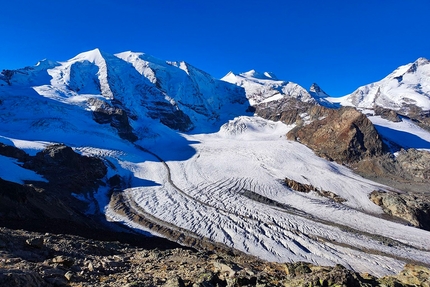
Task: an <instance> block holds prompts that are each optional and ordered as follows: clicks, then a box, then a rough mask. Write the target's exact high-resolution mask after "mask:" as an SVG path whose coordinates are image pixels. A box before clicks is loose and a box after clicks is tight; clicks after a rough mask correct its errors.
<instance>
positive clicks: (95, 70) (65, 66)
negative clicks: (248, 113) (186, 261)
mask: <svg viewBox="0 0 430 287" xmlns="http://www.w3.org/2000/svg"><path fill="white" fill-rule="evenodd" d="M0 81H3V82H4V84H3V85H4V86H9V87H10V88H9V90H13V89H15V90H16V89H18V88H28V89H32V90H34V91H35V92H36V93H37V94H39V95H41V96H43V97H46V98H49V99H52V100H54V101H58V102H61V103H64V104H71V105H77V106H81V107H83V108H87V109H91V110H93V111H94V110H95V109H96V108H100V107H102V106H105V107H108V108H110V109H113V108H119V109H121V110H123V111H125V112H126V113H127V116H128V117H129V119H130V120H131V125H132V126H133V128H135V129H138V128H140V124H142V122H143V121H139V120H138V119H139V118H142V117H143V118H145V117H149V118H151V119H155V120H159V121H160V122H161V123H163V124H165V125H166V126H168V127H170V128H173V129H176V130H180V131H187V130H191V129H193V128H194V127H195V126H197V125H198V124H197V123H199V126H202V125H206V126H208V125H207V123H210V124H216V123H217V122H218V121H219V120H220V117H221V116H225V117H227V118H226V119H224V120H228V119H229V118H234V116H237V115H239V114H241V112H240V113H239V114H238V112H237V111H242V110H243V109H246V106H247V100H246V97H245V94H244V92H243V90H242V89H240V88H239V87H237V86H235V85H231V84H228V83H226V82H223V81H219V80H216V79H214V78H213V77H211V76H210V75H209V74H207V73H205V72H203V71H200V70H199V69H196V68H194V67H193V66H191V65H189V64H186V63H185V62H180V63H177V62H166V61H161V60H158V59H155V58H153V57H150V56H146V55H145V54H142V53H132V52H125V53H120V54H118V55H111V54H108V53H104V52H101V51H100V50H98V49H95V50H92V51H88V52H84V53H81V54H79V55H77V56H76V57H74V58H72V59H70V60H68V61H65V62H61V63H60V62H52V61H42V62H40V63H39V64H37V65H36V66H34V67H27V68H24V69H19V70H15V71H7V72H5V73H3V74H2V77H0ZM94 98H96V99H97V100H98V101H94V100H90V99H94ZM95 103H96V104H97V107H95V106H94V104H95ZM235 105H245V107H244V108H243V109H241V108H237V107H235ZM231 106H233V107H234V108H232V107H231ZM231 113H233V114H231ZM215 126H216V125H215Z"/></svg>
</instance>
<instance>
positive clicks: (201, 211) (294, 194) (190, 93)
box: [0, 49, 430, 276]
mask: <svg viewBox="0 0 430 287" xmlns="http://www.w3.org/2000/svg"><path fill="white" fill-rule="evenodd" d="M423 65H424V66H425V67H427V66H426V64H424V61H421V62H420V63H418V65H417V68H416V71H421V70H420V69H421V68H420V67H421V66H423ZM412 68H413V67H412V66H410V65H409V66H407V67H404V68H401V69H400V70H398V71H397V72H395V73H394V74H392V75H391V76H390V80H389V83H390V85H391V83H393V81H394V78H397V77H399V75H400V76H402V75H403V79H404V80H403V81H409V82H407V83H409V84H408V85H414V83H415V82H413V79H409V78H408V77H411V76H409V75H406V74H407V71H410V70H411V69H412ZM405 73H406V74H405ZM413 73H414V79H416V78H417V77H419V75H422V74H423V73H426V72H419V73H417V72H413ZM420 73H421V74H420ZM396 81H397V80H396ZM404 83H406V82H404ZM404 85H406V84H403V86H404ZM425 88H426V87H424V86H422V87H421V88H420V89H421V90H423V91H424V89H425ZM369 89H371V88H369ZM372 89H373V88H372ZM387 89H388V88H387ZM384 91H385V90H384ZM313 92H315V88H314V91H313ZM399 93H400V92H399ZM423 93H424V92H422V93H418V92H417V93H416V94H414V95H415V96H414V97H413V98H412V99H413V100H414V101H415V102H417V103H419V104H420V107H422V108H428V107H430V105H429V106H427V102H426V98H425V97H424V96H423ZM425 93H427V92H426V90H425ZM288 97H292V98H295V99H297V100H299V101H301V102H304V103H313V104H318V103H319V102H320V101H319V100H318V99H317V98H321V99H324V100H327V101H330V102H332V103H341V104H345V103H346V104H347V105H350V104H353V100H352V98H351V97H349V98H348V97H347V98H342V99H338V100H337V102H336V100H333V99H332V98H329V97H327V96H326V94H325V93H324V94H322V92H321V93H318V95H317V96H315V95H312V93H310V92H308V91H307V90H306V89H304V88H302V87H301V86H299V85H298V84H296V83H292V82H288V81H282V80H279V79H277V78H276V76H274V74H272V73H268V72H264V73H259V72H256V71H253V70H252V71H249V72H246V73H242V74H234V73H232V72H231V73H229V74H227V75H226V76H225V77H224V78H222V79H221V80H218V79H215V78H213V77H212V76H210V75H209V74H207V73H205V72H204V71H201V70H199V69H198V68H195V67H193V66H192V65H190V64H188V63H186V62H180V61H163V60H160V59H156V58H154V57H152V56H149V55H146V54H144V53H135V52H123V53H119V54H116V55H111V54H107V53H104V52H102V51H100V50H99V49H95V50H93V51H88V52H84V53H81V54H79V55H77V56H76V57H74V58H72V59H70V60H68V61H64V62H54V61H48V60H45V61H42V62H40V63H39V64H38V65H36V66H33V67H27V68H23V69H19V70H16V71H14V75H13V76H12V78H11V79H10V80H9V79H8V81H6V79H5V78H4V77H0V103H1V104H0V123H1V124H0V142H1V143H5V144H9V145H13V146H16V147H18V148H22V149H24V150H27V151H29V152H32V153H34V152H35V151H38V150H41V149H43V147H44V146H46V145H47V144H48V143H60V142H61V143H64V144H66V145H68V146H70V147H72V148H73V149H74V150H75V151H76V152H79V153H81V154H83V155H88V156H95V157H99V158H101V159H103V160H104V161H105V162H109V164H108V165H107V166H108V167H109V168H108V175H107V177H109V176H112V175H115V174H118V175H120V176H121V177H123V178H126V179H127V181H128V186H127V187H126V188H124V189H123V190H122V191H121V201H118V202H117V204H111V202H110V201H109V200H110V199H109V194H108V191H107V190H106V188H101V189H100V190H99V191H98V192H97V194H96V196H95V198H97V200H98V201H99V205H98V206H99V207H100V211H101V212H102V213H103V214H104V216H105V217H106V220H108V221H111V222H119V223H121V224H125V225H127V226H130V227H132V228H134V229H136V230H141V231H142V232H149V233H152V234H153V235H158V236H163V237H168V236H166V234H163V233H157V232H156V231H153V230H151V228H150V226H148V225H142V224H139V222H138V221H136V220H134V218H135V217H136V215H139V216H143V217H147V218H149V219H151V220H153V221H154V222H157V223H159V224H164V225H165V226H166V227H167V228H169V229H172V230H178V231H179V232H182V233H184V235H186V236H190V237H194V238H206V239H208V240H210V241H212V242H216V243H220V244H224V245H225V246H228V247H232V248H235V249H237V250H240V251H243V252H246V253H249V254H252V255H255V256H258V257H260V258H263V259H266V260H270V261H277V262H293V261H294V262H295V261H307V262H312V263H315V264H319V265H334V264H342V265H345V266H347V267H348V268H350V269H353V270H355V271H358V272H368V273H372V274H374V275H379V276H381V275H386V274H394V273H398V272H399V271H400V270H401V269H402V268H403V266H404V265H405V264H406V263H410V262H413V263H418V264H425V265H429V264H430V236H429V232H428V231H425V230H421V229H417V228H414V227H411V226H408V225H406V224H404V223H401V222H393V221H389V220H387V219H385V217H384V216H383V212H382V210H381V208H380V207H379V206H376V205H375V204H373V203H372V202H371V201H370V200H369V197H368V196H369V194H370V193H371V192H372V191H373V190H390V188H389V187H387V186H383V185H381V184H378V183H375V182H372V181H370V180H366V179H364V178H362V177H360V176H358V175H356V174H355V173H354V172H353V171H352V170H350V169H348V168H347V167H345V166H342V165H339V164H337V163H333V162H329V161H327V160H324V159H322V158H319V157H317V156H316V155H315V154H314V153H313V152H312V151H311V150H310V149H308V148H307V147H305V146H304V145H301V144H300V143H297V142H292V141H289V140H287V139H286V137H285V135H286V133H287V132H288V131H289V130H291V129H292V128H294V125H285V124H283V123H281V122H273V121H269V120H265V119H262V118H260V117H258V116H255V115H253V113H252V112H250V111H249V109H248V108H249V106H252V105H254V104H260V103H263V104H264V103H270V102H271V101H276V100H279V99H282V98H288ZM387 97H388V96H387ZM93 98H95V99H98V100H100V101H102V102H103V103H106V105H107V106H110V107H115V108H117V109H120V110H122V111H124V112H125V113H126V115H127V117H128V120H129V124H130V127H131V129H132V131H133V133H134V134H135V135H136V139H135V140H134V141H129V140H126V139H124V138H121V137H120V136H118V131H117V130H116V129H115V127H114V126H112V125H110V124H108V123H105V124H103V123H97V122H96V121H95V120H94V114H93V112H94V110H95V106H94V105H92V104H91V103H93V101H89V100H90V99H93ZM372 99H374V98H372ZM380 99H385V98H384V97H382V96H381V97H380ZM396 99H397V98H395V99H394V100H393V102H396V101H397V100H396ZM372 101H373V100H370V98H369V99H368V98H366V97H363V100H361V101H360V102H359V103H358V106H359V107H362V108H370V104H369V103H371V102H372ZM376 103H380V104H383V105H385V106H389V107H391V106H392V107H394V108H400V106H398V105H394V106H393V105H392V102H387V101H386V100H381V101H376ZM179 111H180V112H179ZM187 118H188V120H189V121H188V120H186V119H187ZM370 119H371V120H372V121H373V122H374V123H375V125H376V126H377V127H378V126H380V127H385V128H387V129H390V130H393V129H397V130H401V131H402V132H404V133H406V134H411V135H415V134H416V135H418V136H419V138H420V139H421V140H422V141H423V142H424V143H427V144H428V145H430V133H429V132H428V131H426V130H423V129H421V128H419V127H418V126H416V125H415V124H414V123H413V122H412V121H410V122H403V123H392V122H388V121H386V120H383V119H381V118H380V117H378V116H373V117H370ZM179 123H182V124H183V125H179ZM174 127H177V128H176V129H175V128H174ZM381 130H382V129H381ZM390 135H392V133H391V134H390V133H389V132H387V134H386V136H387V137H390ZM396 140H397V141H399V143H400V144H402V140H403V139H396ZM403 144H405V145H408V143H403ZM428 145H426V146H425V148H429V146H428ZM0 161H1V169H0V177H2V178H3V179H6V180H11V181H15V182H22V180H42V181H43V180H44V179H43V178H41V177H40V176H38V175H37V174H34V173H31V172H23V171H22V169H23V168H21V167H19V163H17V162H15V161H11V160H10V159H9V158H5V157H3V156H2V157H1V158H0ZM8 170H11V171H13V173H11V172H9V171H8ZM11 174H20V177H19V178H16V177H13V176H12V175H11ZM285 178H290V179H293V180H295V181H297V182H300V183H303V184H311V185H313V186H315V187H316V188H318V189H321V190H328V191H331V192H333V193H335V194H336V195H338V196H339V197H341V198H343V199H345V200H346V201H345V202H343V203H337V202H334V201H332V200H330V199H328V198H326V197H322V196H320V195H319V194H318V193H316V192H310V193H301V192H298V191H295V190H292V189H290V188H288V187H286V186H285V185H284V184H283V180H284V179H285ZM124 206H127V207H128V210H129V211H128V212H127V213H124V212H123V211H122V208H123V207H124Z"/></svg>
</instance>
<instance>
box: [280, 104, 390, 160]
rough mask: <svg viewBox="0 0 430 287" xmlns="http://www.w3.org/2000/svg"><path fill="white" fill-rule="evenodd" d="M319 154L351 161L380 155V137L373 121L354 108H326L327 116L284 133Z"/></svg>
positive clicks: (381, 148) (328, 157)
mask: <svg viewBox="0 0 430 287" xmlns="http://www.w3.org/2000/svg"><path fill="white" fill-rule="evenodd" d="M287 138H288V139H290V140H296V141H299V142H301V143H303V144H305V145H306V146H308V147H309V148H311V149H312V150H314V151H315V153H316V154H318V155H319V156H321V157H324V158H327V159H329V160H334V161H336V162H339V163H353V162H357V161H359V160H361V159H363V158H366V157H370V156H377V155H381V154H382V151H383V144H382V140H381V138H380V136H379V134H378V133H377V131H376V130H375V128H374V126H373V124H372V123H371V122H370V121H369V120H368V119H367V117H366V116H365V115H363V114H362V113H360V112H359V111H357V110H356V109H354V108H350V107H343V108H340V109H338V110H334V109H333V110H332V109H330V110H327V116H326V117H324V118H322V119H317V120H314V121H313V122H311V123H310V124H308V125H303V126H298V127H296V128H294V129H293V130H291V131H290V132H289V133H288V134H287Z"/></svg>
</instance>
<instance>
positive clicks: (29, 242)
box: [25, 237, 43, 249]
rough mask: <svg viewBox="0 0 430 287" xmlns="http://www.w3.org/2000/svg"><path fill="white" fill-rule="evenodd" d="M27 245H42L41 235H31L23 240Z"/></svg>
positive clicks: (38, 246) (40, 246)
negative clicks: (31, 236)
mask: <svg viewBox="0 0 430 287" xmlns="http://www.w3.org/2000/svg"><path fill="white" fill-rule="evenodd" d="M25 243H27V245H29V246H31V247H34V248H39V249H41V248H42V247H43V237H33V238H29V239H27V240H25Z"/></svg>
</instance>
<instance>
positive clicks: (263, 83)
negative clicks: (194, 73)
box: [221, 70, 315, 105]
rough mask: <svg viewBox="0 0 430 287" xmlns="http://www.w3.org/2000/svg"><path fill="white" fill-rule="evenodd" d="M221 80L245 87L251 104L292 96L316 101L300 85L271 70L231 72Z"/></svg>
mask: <svg viewBox="0 0 430 287" xmlns="http://www.w3.org/2000/svg"><path fill="white" fill-rule="evenodd" d="M221 80H223V81H226V82H229V83H232V84H235V85H238V86H239V87H243V88H244V89H245V92H246V97H247V98H248V100H249V102H250V104H251V105H258V104H260V103H267V102H271V101H277V100H281V99H283V98H285V97H292V98H296V99H298V100H301V101H303V102H315V100H314V99H313V98H312V96H311V95H310V94H309V93H308V92H307V91H306V89H304V88H302V87H301V86H300V85H298V84H296V83H293V82H287V81H281V80H278V79H277V78H276V76H275V75H274V74H272V73H269V72H264V73H259V72H257V71H255V70H250V71H248V72H245V73H241V74H238V75H236V74H234V73H233V72H229V73H228V74H227V75H225V76H224V77H223V78H221Z"/></svg>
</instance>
